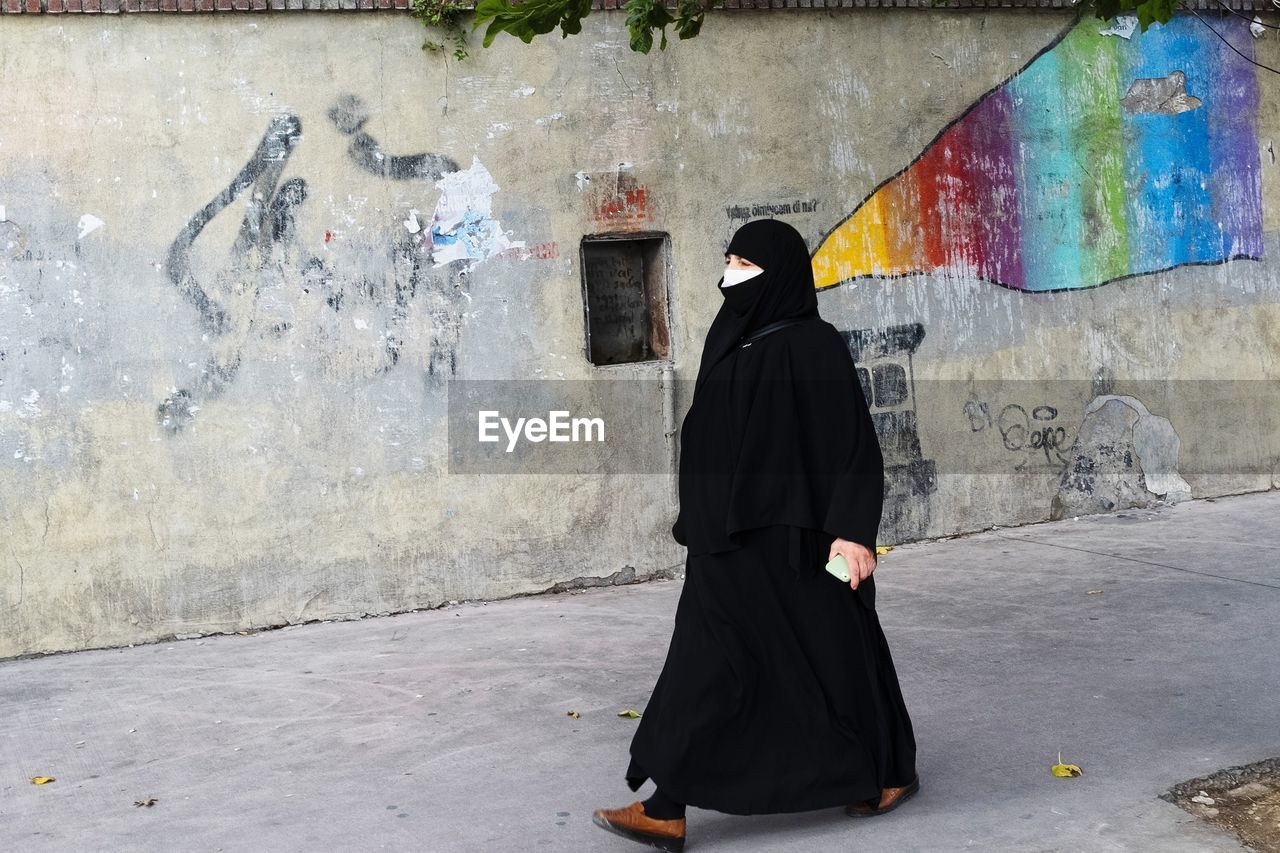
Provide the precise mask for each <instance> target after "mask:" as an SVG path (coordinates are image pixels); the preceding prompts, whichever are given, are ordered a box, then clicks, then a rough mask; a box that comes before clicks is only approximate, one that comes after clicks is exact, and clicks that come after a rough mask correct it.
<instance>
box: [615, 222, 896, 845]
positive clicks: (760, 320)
mask: <svg viewBox="0 0 1280 853" xmlns="http://www.w3.org/2000/svg"><path fill="white" fill-rule="evenodd" d="M725 259H726V266H725V274H724V278H723V279H721V281H720V283H719V285H718V286H719V289H720V292H721V294H722V295H723V296H724V304H723V305H722V306H721V308H720V311H719V312H718V313H717V315H716V317H715V320H714V321H713V322H712V324H711V328H710V330H709V331H708V333H707V339H706V343H705V344H704V346H703V352H702V361H701V363H700V365H699V368H698V378H697V381H696V382H695V385H694V394H693V401H692V402H691V404H690V408H689V411H688V413H687V414H686V415H685V419H684V423H683V424H682V426H681V430H680V465H679V468H680V471H679V492H680V512H679V515H678V517H677V519H676V522H675V524H674V526H673V527H672V531H671V532H672V535H673V536H674V537H675V539H676V541H677V542H679V543H680V544H681V545H684V546H686V547H687V548H688V557H687V559H686V563H685V580H684V587H683V589H682V590H681V594H680V600H679V602H678V604H677V605H676V613H675V620H674V630H673V632H672V635H671V642H670V645H669V648H668V651H667V657H666V661H665V663H664V665H663V668H662V672H661V674H660V675H659V676H658V680H657V682H656V684H655V685H654V688H653V692H652V694H651V695H650V697H649V702H648V704H647V705H646V707H645V710H644V713H643V714H642V716H641V718H640V721H639V724H638V728H637V729H636V732H635V736H634V737H633V739H632V741H631V749H630V752H631V761H630V765H629V766H628V768H627V770H626V773H625V778H626V782H627V785H628V787H629V788H630V789H631V790H632V791H636V790H638V789H639V788H640V786H641V785H642V784H643V783H644V781H645V780H646V779H652V780H653V782H654V784H655V786H656V790H655V791H654V793H653V795H652V796H650V797H649V798H648V799H646V800H643V801H636V802H633V803H632V804H631V805H629V806H625V807H623V808H615V809H597V810H596V811H595V814H594V816H593V820H594V821H595V823H596V824H597V825H599V826H601V827H603V828H604V829H606V830H609V831H610V832H614V833H616V834H618V835H622V836H625V837H627V838H631V839H633V840H636V841H640V842H642V843H645V844H649V845H651V846H654V847H658V848H659V849H663V850H670V851H679V850H681V849H682V848H683V846H684V841H685V806H686V805H694V806H697V807H699V808H705V809H712V810H715V811H720V812H725V813H727V814H737V815H751V814H767V813H779V812H798V811H809V810H811V809H821V808H828V807H834V806H843V807H845V811H846V813H847V814H849V815H851V816H869V815H878V814H882V813H884V812H886V811H889V810H890V809H893V808H895V807H896V806H897V805H899V804H900V803H901V802H902V801H903V800H905V799H906V798H907V797H909V796H910V795H911V794H913V793H914V792H915V791H916V790H917V789H918V788H919V780H918V778H917V777H916V772H915V759H916V745H915V738H914V733H913V731H912V727H911V720H910V718H909V716H908V715H907V710H906V707H905V705H904V703H903V699H902V693H901V691H900V689H899V686H898V679H897V674H896V673H895V671H894V667H893V661H892V659H891V657H890V655H889V647H888V644H887V643H886V641H885V637H884V634H883V632H882V631H881V628H880V622H879V620H878V619H877V617H876V612H875V583H874V581H873V579H872V571H873V570H874V568H875V564H876V555H875V546H876V531H877V528H878V527H879V525H880V516H881V509H882V501H883V487H884V467H883V458H882V456H881V452H880V445H879V442H878V441H877V439H876V434H875V429H874V426H873V424H872V421H871V415H870V412H869V411H868V408H867V403H866V400H865V398H864V396H863V392H862V386H861V383H860V382H859V381H858V378H857V373H856V372H855V368H854V365H853V360H852V358H851V357H850V354H849V350H848V347H847V346H846V344H845V342H844V340H843V338H842V337H841V336H840V334H839V332H837V331H836V329H835V327H834V326H832V325H831V324H830V323H828V322H826V321H825V320H823V319H822V318H821V316H820V315H819V314H818V302H817V296H816V293H815V291H814V281H813V271H812V268H811V266H810V260H809V251H808V248H807V247H806V245H805V242H804V238H803V237H802V236H801V235H800V233H799V232H798V231H796V230H795V228H793V227H791V226H790V225H788V224H786V223H784V222H781V221H778V220H774V219H758V220H754V221H752V222H748V223H746V224H745V225H743V226H742V227H741V228H739V229H738V230H737V232H736V233H735V234H734V236H733V239H732V240H731V241H730V242H729V246H728V248H727V251H726V252H725ZM836 554H842V555H843V556H844V557H845V559H846V561H847V562H848V565H849V574H850V580H849V582H848V583H847V584H846V583H845V582H843V581H841V580H839V579H837V578H834V577H832V575H830V574H829V573H827V572H826V571H824V570H823V565H824V564H825V563H826V561H827V560H828V559H830V558H833V557H834V556H835V555H836Z"/></svg>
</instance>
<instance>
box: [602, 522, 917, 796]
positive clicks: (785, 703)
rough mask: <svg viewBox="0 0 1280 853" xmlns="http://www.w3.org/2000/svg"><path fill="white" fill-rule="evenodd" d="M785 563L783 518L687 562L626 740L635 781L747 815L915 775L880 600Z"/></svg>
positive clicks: (633, 784)
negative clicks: (652, 680)
mask: <svg viewBox="0 0 1280 853" xmlns="http://www.w3.org/2000/svg"><path fill="white" fill-rule="evenodd" d="M786 560H787V536H786V529H785V527H783V526H779V525H774V526H770V527H762V528H757V529H755V530H751V531H748V532H747V533H746V534H745V535H744V542H743V547H742V548H740V549H738V550H735V551H730V552H728V553H721V554H704V555H699V556H690V557H689V558H688V560H687V562H686V564H685V580H684V588H683V590H682V591H681V593H680V601H679V603H678V604H677V606H676V615H675V630H674V631H673V632H672V635H671V644H670V646H669V648H668V650H667V657H666V662H665V664H664V665H663V668H662V673H661V675H660V676H659V677H658V681H657V684H656V685H655V686H654V688H653V692H652V694H651V695H650V697H649V702H648V704H647V705H646V706H645V709H644V712H643V714H642V715H641V717H640V720H639V727H638V728H637V729H636V732H635V736H634V737H633V739H632V741H631V763H630V766H629V767H628V768H627V771H626V777H627V784H628V786H629V787H630V788H631V790H633V791H635V790H638V789H639V787H640V786H641V785H642V784H643V783H644V780H645V778H646V777H647V778H651V779H652V780H653V781H654V784H656V785H657V787H658V790H660V791H662V792H663V793H665V794H666V795H667V796H669V797H671V798H672V799H675V800H677V801H679V802H682V803H687V804H689V805H692V806H697V807H699V808H705V809H713V810H715V811H720V812H724V813H726V814H737V815H749V814H768V813H776V812H797V811H809V810H811V809H821V808H828V807H833V806H842V805H846V804H848V803H853V802H857V801H861V800H867V799H871V798H876V799H878V798H879V796H880V790H881V789H882V788H884V787H897V786H901V785H906V784H907V783H908V782H910V781H911V779H912V778H914V776H915V739H914V735H913V732H912V728H911V721H910V718H909V717H908V715H907V711H906V707H905V705H904V703H903V700H902V694H901V692H900V690H899V688H898V680H897V674H896V673H895V671H894V668H893V662H892V660H891V658H890V656H889V648H888V645H887V644H886V642H885V638H884V634H883V632H882V631H881V629H880V622H879V620H878V619H877V617H876V613H875V610H874V609H872V608H871V607H868V606H867V605H866V604H865V603H864V597H863V596H860V595H858V594H857V593H855V592H854V591H853V590H852V589H851V588H850V587H849V585H848V584H846V583H844V582H842V581H839V580H836V579H835V578H832V577H831V576H830V575H828V574H827V573H826V572H822V573H820V574H811V575H808V576H806V577H801V578H797V577H796V576H795V574H794V573H793V572H791V571H790V570H789V569H788V568H787V566H786ZM864 587H868V588H874V582H873V580H872V579H871V578H868V579H867V580H865V581H862V582H861V583H860V584H859V590H861V589H863V588H864Z"/></svg>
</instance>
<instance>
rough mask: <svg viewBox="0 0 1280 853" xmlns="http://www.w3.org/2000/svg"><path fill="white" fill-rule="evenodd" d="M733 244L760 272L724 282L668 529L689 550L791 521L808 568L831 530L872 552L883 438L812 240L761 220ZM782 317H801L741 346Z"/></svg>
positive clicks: (798, 559)
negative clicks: (816, 264) (819, 291)
mask: <svg viewBox="0 0 1280 853" xmlns="http://www.w3.org/2000/svg"><path fill="white" fill-rule="evenodd" d="M726 252H731V253H733V254H736V255H739V256H741V257H743V258H746V259H747V260H749V261H752V262H753V263H755V264H757V265H758V266H760V267H762V268H763V270H764V272H762V273H761V274H759V275H756V276H755V277H753V278H751V279H748V280H746V281H744V282H741V283H739V284H736V285H732V286H730V287H729V288H724V287H723V279H721V283H720V290H721V292H722V294H724V296H725V303H724V304H723V305H722V306H721V309H720V311H719V313H717V315H716V317H715V319H714V321H713V322H712V324H711V328H710V329H709V330H708V332H707V339H706V343H705V344H704V347H703V353H702V360H701V363H700V365H699V369H698V380H697V382H696V383H695V388H694V395H693V401H692V403H691V404H690V407H689V411H688V413H687V414H686V415H685V419H684V422H683V424H682V425H681V430H680V466H679V468H680V471H679V491H680V513H679V516H678V517H677V519H676V522H675V524H674V525H673V527H672V535H673V536H674V537H675V539H676V541H677V542H679V543H680V544H682V545H686V546H687V547H688V548H689V553H690V554H706V553H718V552H721V551H730V550H733V549H736V548H738V547H740V546H741V536H739V535H736V534H740V533H741V532H742V531H746V530H750V529H754V528H759V527H765V526H768V525H775V524H779V525H787V526H789V527H790V528H791V530H790V531H789V537H790V540H789V541H790V555H791V557H790V560H791V567H792V569H794V570H795V571H797V572H806V573H807V572H812V571H818V570H820V569H821V566H822V564H823V563H825V562H826V558H827V551H828V550H829V548H830V543H831V541H832V540H833V539H834V538H835V537H841V538H844V539H848V540H850V541H853V542H858V543H860V544H862V545H864V546H866V547H867V548H868V549H871V550H872V551H874V550H875V544H876V531H877V529H878V527H879V525H880V516H881V511H882V501H883V487H884V467H883V459H882V456H881V451H880V445H879V442H878V441H877V439H876V434H875V428H874V425H873V423H872V420H871V415H870V412H869V410H868V407H867V403H866V399H865V397H864V395H863V390H862V384H861V382H860V381H859V380H858V375H857V372H856V368H855V367H854V364H853V359H852V356H851V355H850V353H849V349H848V347H847V345H846V344H845V341H844V338H843V337H842V336H841V335H840V333H839V332H838V331H837V330H836V328H835V327H834V326H832V325H831V324H830V323H828V322H827V321H825V320H823V319H822V317H821V316H820V315H819V314H818V308H817V295H816V293H815V290H814V281H813V270H812V267H811V264H810V259H809V251H808V248H807V247H806V245H805V242H804V238H803V237H802V236H801V235H800V233H799V232H798V231H796V229H795V228H793V227H792V226H790V225H788V224H786V223H784V222H781V221H779V220H774V219H760V220H755V221H752V222H748V223H746V224H745V225H743V226H742V227H741V228H739V229H738V231H737V232H736V233H735V234H734V236H733V239H732V240H731V241H730V242H729V245H728V247H727V249H726ZM738 288H743V290H740V291H739V290H738ZM785 319H796V320H800V322H798V323H795V324H792V325H789V326H786V327H784V328H782V329H780V330H778V331H774V332H772V333H770V334H767V335H765V336H764V337H761V338H758V339H756V340H754V341H750V342H747V343H746V345H745V346H744V345H743V343H744V339H745V338H747V337H748V336H749V335H751V334H752V333H753V332H756V331H758V330H760V329H762V328H763V327H764V326H767V325H769V324H771V323H774V322H777V321H779V320H785ZM866 587H867V589H866V590H865V592H864V593H863V594H864V595H866V596H870V595H872V594H873V590H874V587H873V586H872V585H871V584H869V583H868V584H866ZM862 588H863V585H861V584H860V585H859V590H860V591H862Z"/></svg>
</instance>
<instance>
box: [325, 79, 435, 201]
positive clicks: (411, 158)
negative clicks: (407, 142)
mask: <svg viewBox="0 0 1280 853" xmlns="http://www.w3.org/2000/svg"><path fill="white" fill-rule="evenodd" d="M329 120H330V121H331V122H333V124H334V127H336V128H337V129H338V131H339V132H341V133H344V134H346V135H348V136H350V137H351V146H350V147H349V148H348V149H347V154H348V155H349V156H350V157H351V159H352V160H353V161H355V163H356V165H358V166H359V167H360V168H362V169H364V170H365V171H366V172H369V173H371V174H374V175H378V176H379V177H383V178H389V179H391V180H396V181H407V180H410V179H412V178H424V179H429V180H432V181H438V180H440V176H441V175H442V174H444V173H445V172H453V171H457V168H458V164H457V163H454V162H453V161H452V160H450V159H449V158H448V157H446V156H444V155H443V154H410V155H408V156H395V155H389V154H385V153H384V152H383V150H382V146H381V145H379V144H378V141H377V140H376V139H374V138H373V137H372V136H370V135H369V134H368V133H367V132H365V130H364V125H365V122H367V121H368V120H369V109H368V107H366V106H365V104H364V101H362V100H361V99H360V98H358V97H357V96H355V95H343V96H342V97H341V98H339V99H338V102H337V103H336V104H334V105H333V107H331V108H330V109H329Z"/></svg>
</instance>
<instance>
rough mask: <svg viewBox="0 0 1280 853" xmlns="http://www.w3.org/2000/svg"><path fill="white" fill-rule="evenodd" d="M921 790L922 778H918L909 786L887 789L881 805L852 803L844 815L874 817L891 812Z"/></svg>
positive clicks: (883, 792)
mask: <svg viewBox="0 0 1280 853" xmlns="http://www.w3.org/2000/svg"><path fill="white" fill-rule="evenodd" d="M919 790H920V777H919V776H917V777H916V778H914V779H912V780H911V784H909V785H904V786H903V787H901V788H885V789H884V790H883V791H881V792H880V802H879V803H876V802H873V801H872V800H867V801H866V802H865V803H850V804H849V805H847V806H845V807H844V813H845V814H847V815H848V816H849V817H872V816H874V815H881V814H884V813H885V812H891V811H893V810H894V809H896V808H897V807H898V806H900V805H902V801H903V800H905V799H907V798H908V797H910V796H911V795H912V794H914V793H915V792H916V791H919Z"/></svg>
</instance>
